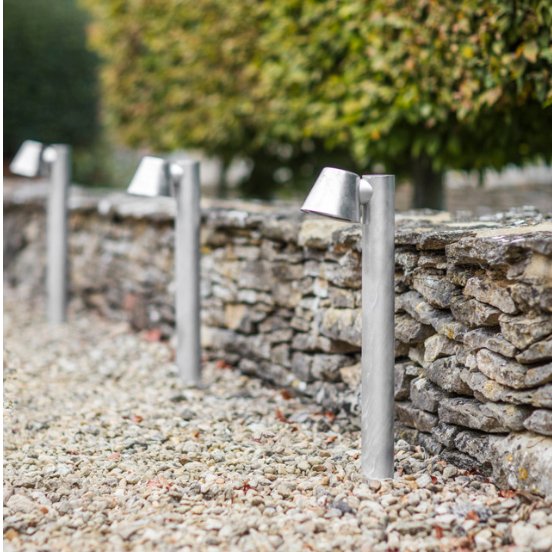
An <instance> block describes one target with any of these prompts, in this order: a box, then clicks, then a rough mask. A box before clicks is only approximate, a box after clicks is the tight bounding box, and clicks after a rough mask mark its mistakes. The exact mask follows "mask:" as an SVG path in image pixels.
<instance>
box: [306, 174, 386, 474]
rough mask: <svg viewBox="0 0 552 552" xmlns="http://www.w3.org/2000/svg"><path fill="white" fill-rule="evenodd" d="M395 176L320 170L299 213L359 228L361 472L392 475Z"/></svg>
mask: <svg viewBox="0 0 552 552" xmlns="http://www.w3.org/2000/svg"><path fill="white" fill-rule="evenodd" d="M394 196H395V177H394V176H393V175H364V176H362V177H360V176H359V175H357V174H355V173H351V172H348V171H344V170H341V169H334V168H325V169H323V171H322V172H321V174H320V176H319V177H318V179H317V180H316V182H315V184H314V186H313V187H312V189H311V191H310V193H309V195H308V196H307V199H306V200H305V203H304V204H303V206H302V208H301V210H302V211H305V212H307V213H315V214H318V215H323V216H327V217H331V218H336V219H339V220H345V221H350V222H360V223H361V224H362V360H361V366H362V382H361V447H362V452H361V469H362V474H363V476H364V477H366V478H368V479H386V478H392V477H393V445H394V441H393V417H394V389H393V381H394V369H395V326H394V302H395V293H394V274H395V259H394V247H395V245H394V238H395V208H394Z"/></svg>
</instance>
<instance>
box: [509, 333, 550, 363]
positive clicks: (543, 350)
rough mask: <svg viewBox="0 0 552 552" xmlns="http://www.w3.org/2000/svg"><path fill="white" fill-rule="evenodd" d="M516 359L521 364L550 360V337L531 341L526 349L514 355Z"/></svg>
mask: <svg viewBox="0 0 552 552" xmlns="http://www.w3.org/2000/svg"><path fill="white" fill-rule="evenodd" d="M516 360H517V361H518V362H521V363H522V364H533V363H535V362H543V361H546V360H552V337H547V338H546V339H543V340H542V341H537V342H536V343H533V345H531V346H530V347H529V348H528V349H525V351H523V352H522V353H519V355H517V356H516Z"/></svg>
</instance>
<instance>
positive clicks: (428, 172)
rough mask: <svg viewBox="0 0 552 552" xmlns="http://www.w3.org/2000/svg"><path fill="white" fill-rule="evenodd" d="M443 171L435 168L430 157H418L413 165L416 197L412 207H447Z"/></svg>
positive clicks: (438, 208)
mask: <svg viewBox="0 0 552 552" xmlns="http://www.w3.org/2000/svg"><path fill="white" fill-rule="evenodd" d="M443 176H444V175H443V173H442V172H437V171H435V170H434V169H433V167H432V165H431V161H429V159H425V158H424V159H416V160H415V161H414V163H413V165H412V178H413V181H414V197H413V200H412V207H413V208H414V209H423V208H425V209H437V210H440V211H441V210H443V209H444V208H445V193H444V183H443Z"/></svg>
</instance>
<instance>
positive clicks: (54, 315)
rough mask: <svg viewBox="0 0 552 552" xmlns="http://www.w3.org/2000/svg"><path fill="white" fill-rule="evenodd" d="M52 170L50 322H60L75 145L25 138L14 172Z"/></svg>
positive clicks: (63, 317) (27, 173)
mask: <svg viewBox="0 0 552 552" xmlns="http://www.w3.org/2000/svg"><path fill="white" fill-rule="evenodd" d="M45 167H49V169H50V171H49V172H50V193H49V199H48V221H47V241H48V267H47V284H46V285H47V295H48V307H47V308H48V322H50V323H51V324H60V323H62V322H65V320H66V311H67V286H68V278H67V276H68V271H67V196H68V189H69V183H70V180H71V148H70V147H69V146H67V145H65V144H53V145H51V146H45V145H44V144H42V143H41V142H36V141H34V140H25V142H23V144H22V145H21V147H20V148H19V151H18V152H17V154H16V155H15V157H14V158H13V161H12V162H11V164H10V171H11V172H12V173H13V174H18V175H21V176H28V177H34V176H38V175H39V174H40V172H41V171H42V169H44V168H45Z"/></svg>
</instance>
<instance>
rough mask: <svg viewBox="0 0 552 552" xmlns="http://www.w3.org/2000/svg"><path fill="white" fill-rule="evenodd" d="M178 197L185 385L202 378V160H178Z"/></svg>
mask: <svg viewBox="0 0 552 552" xmlns="http://www.w3.org/2000/svg"><path fill="white" fill-rule="evenodd" d="M177 164H178V166H179V167H181V168H182V170H183V173H182V176H181V178H180V179H179V180H178V181H176V182H175V186H174V188H175V198H176V239H175V249H176V251H175V263H176V331H177V350H176V363H177V366H178V371H179V372H180V376H181V378H182V380H183V382H184V383H185V384H195V383H198V382H199V380H200V378H201V345H200V343H201V342H200V325H201V321H200V289H199V285H200V281H199V280H200V254H199V247H200V245H199V233H200V222H201V220H200V217H201V211H200V205H199V200H200V177H199V162H197V161H188V160H186V161H178V163H177Z"/></svg>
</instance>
